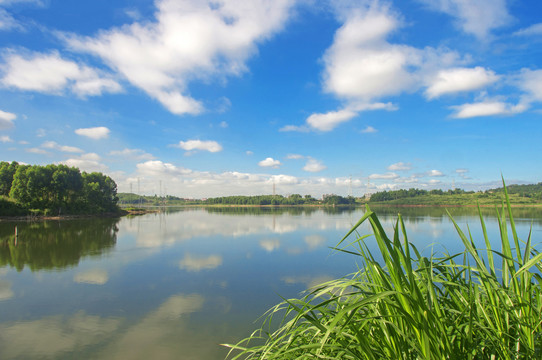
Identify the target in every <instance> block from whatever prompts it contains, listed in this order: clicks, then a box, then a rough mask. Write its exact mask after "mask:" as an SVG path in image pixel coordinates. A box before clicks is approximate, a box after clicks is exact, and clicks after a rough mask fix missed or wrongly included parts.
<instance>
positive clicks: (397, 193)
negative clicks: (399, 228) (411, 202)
mask: <svg viewBox="0 0 542 360" xmlns="http://www.w3.org/2000/svg"><path fill="white" fill-rule="evenodd" d="M461 194H474V191H465V190H462V189H454V190H447V191H444V190H440V189H434V190H422V189H414V188H411V189H408V190H406V189H400V190H391V191H379V192H376V193H374V194H372V195H371V200H370V201H371V202H381V201H391V200H397V199H405V198H413V197H418V196H424V195H461Z"/></svg>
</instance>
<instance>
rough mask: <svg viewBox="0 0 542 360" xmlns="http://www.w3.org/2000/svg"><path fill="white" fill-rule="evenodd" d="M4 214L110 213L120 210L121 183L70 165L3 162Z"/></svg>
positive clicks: (0, 178) (1, 196) (1, 205)
mask: <svg viewBox="0 0 542 360" xmlns="http://www.w3.org/2000/svg"><path fill="white" fill-rule="evenodd" d="M0 199H1V200H0V215H21V213H24V212H26V213H29V212H37V213H42V214H47V215H51V214H54V215H59V214H82V213H85V214H87V213H92V214H97V213H106V212H114V211H117V210H118V207H117V201H118V198H117V184H116V183H115V182H114V181H113V179H111V178H110V177H109V176H106V175H104V174H102V173H96V172H93V173H86V172H83V173H81V172H80V171H79V169H77V168H74V167H68V166H66V165H46V166H40V165H20V164H18V163H17V162H12V163H8V162H4V161H3V162H0Z"/></svg>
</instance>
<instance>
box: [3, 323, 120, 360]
mask: <svg viewBox="0 0 542 360" xmlns="http://www.w3.org/2000/svg"><path fill="white" fill-rule="evenodd" d="M120 323H121V320H119V319H115V318H102V317H100V316H94V315H88V314H85V313H84V312H79V313H77V314H75V315H73V316H71V317H66V316H63V315H58V316H48V317H44V318H42V319H38V320H33V321H24V322H18V323H8V324H0V333H1V334H2V336H0V355H1V357H2V358H3V359H11V358H20V359H32V358H36V359H37V358H40V359H43V358H45V359H54V358H59V357H61V356H66V355H68V354H69V353H73V352H74V351H78V352H82V350H83V349H84V348H85V347H88V346H91V345H95V344H97V343H99V342H102V341H104V340H106V339H107V338H109V337H110V336H111V335H112V334H113V333H114V332H115V331H116V330H117V329H118V328H119V325H120Z"/></svg>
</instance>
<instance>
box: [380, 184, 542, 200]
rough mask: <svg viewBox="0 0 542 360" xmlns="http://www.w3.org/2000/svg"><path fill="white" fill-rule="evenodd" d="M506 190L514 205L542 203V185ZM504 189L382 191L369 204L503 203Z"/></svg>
mask: <svg viewBox="0 0 542 360" xmlns="http://www.w3.org/2000/svg"><path fill="white" fill-rule="evenodd" d="M506 189H507V191H508V194H509V195H510V201H511V202H512V203H513V204H534V203H537V202H540V201H542V183H538V184H529V185H507V186H506ZM503 194H504V189H503V188H502V187H501V188H496V189H489V190H486V191H483V192H482V191H479V192H474V191H465V190H462V189H454V190H447V191H444V190H420V189H408V190H404V189H402V190H392V191H380V192H377V193H374V194H372V195H371V197H370V200H369V202H371V203H377V202H392V203H394V204H411V205H412V204H426V205H427V204H435V205H436V204H442V203H446V204H456V205H461V204H476V203H477V202H478V203H486V204H487V203H492V202H493V203H497V202H501V201H502V198H503Z"/></svg>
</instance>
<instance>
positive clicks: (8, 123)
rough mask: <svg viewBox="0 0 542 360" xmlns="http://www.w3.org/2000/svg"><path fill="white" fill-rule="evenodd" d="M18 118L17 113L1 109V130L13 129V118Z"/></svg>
mask: <svg viewBox="0 0 542 360" xmlns="http://www.w3.org/2000/svg"><path fill="white" fill-rule="evenodd" d="M16 118H17V115H15V114H12V113H10V112H7V111H2V110H0V130H7V129H11V128H12V127H13V120H15V119H16Z"/></svg>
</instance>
